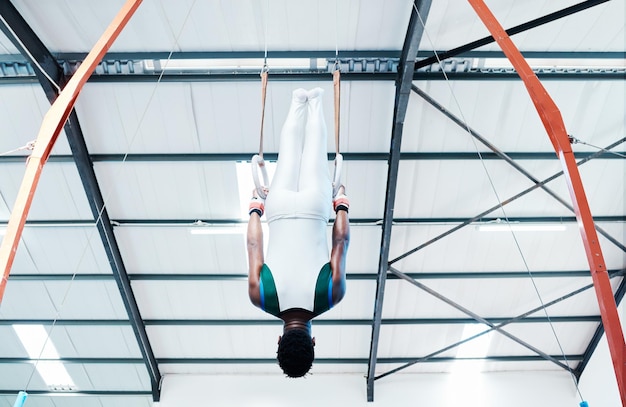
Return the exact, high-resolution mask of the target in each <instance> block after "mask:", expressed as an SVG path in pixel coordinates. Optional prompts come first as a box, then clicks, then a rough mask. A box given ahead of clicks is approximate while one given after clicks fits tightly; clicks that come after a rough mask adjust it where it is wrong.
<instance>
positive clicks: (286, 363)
mask: <svg viewBox="0 0 626 407" xmlns="http://www.w3.org/2000/svg"><path fill="white" fill-rule="evenodd" d="M314 346H315V339H314V338H311V335H310V334H309V333H308V332H307V331H305V330H304V329H290V330H288V331H285V332H284V333H283V336H282V337H280V338H279V341H278V352H277V354H278V356H277V358H278V364H279V365H280V368H281V369H283V372H284V373H285V374H286V375H287V376H289V377H302V376H304V375H306V374H307V373H308V371H309V369H311V365H312V364H313V359H314V358H315V352H314V348H313V347H314Z"/></svg>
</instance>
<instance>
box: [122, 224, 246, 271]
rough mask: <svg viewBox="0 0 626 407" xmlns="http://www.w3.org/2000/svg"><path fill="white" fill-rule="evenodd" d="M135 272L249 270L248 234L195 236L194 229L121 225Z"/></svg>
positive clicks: (127, 258)
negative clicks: (247, 258)
mask: <svg viewBox="0 0 626 407" xmlns="http://www.w3.org/2000/svg"><path fill="white" fill-rule="evenodd" d="M116 236H117V238H118V241H119V243H120V245H122V247H123V249H122V256H123V258H124V262H125V264H126V265H127V268H128V270H129V272H131V273H175V274H187V273H208V274H220V273H227V274H233V273H234V274H238V273H247V270H248V266H247V263H246V256H245V240H244V239H245V236H244V234H243V233H240V234H221V235H220V234H218V235H192V234H191V233H190V228H185V227H183V228H172V227H148V228H130V227H124V228H118V229H116Z"/></svg>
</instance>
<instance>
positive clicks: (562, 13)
mask: <svg viewBox="0 0 626 407" xmlns="http://www.w3.org/2000/svg"><path fill="white" fill-rule="evenodd" d="M607 1H610V0H588V1H583V2H581V3H578V4H575V5H573V6H570V7H566V8H564V9H562V10H558V11H555V12H554V13H550V14H547V15H545V16H542V17H539V18H536V19H534V20H531V21H528V22H526V23H524V24H520V25H517V26H515V27H512V28H509V29H508V30H506V33H507V34H508V35H515V34H519V33H522V32H524V31H527V30H530V29H532V28H536V27H539V26H541V25H543V24H547V23H550V22H552V21H556V20H558V19H560V18H563V17H567V16H569V15H572V14H575V13H578V12H580V11H583V10H587V9H588V8H591V7H594V6H597V5H599V4H602V3H606V2H607ZM493 42H495V40H494V39H493V37H492V36H491V35H489V36H487V37H483V38H481V39H479V40H476V41H472V42H470V43H467V44H464V45H461V46H459V47H456V48H454V49H451V50H449V51H446V52H442V53H437V55H432V56H431V57H429V58H425V59H422V60H421V61H418V62H417V63H416V64H415V67H416V69H417V68H422V67H425V66H428V65H432V64H436V63H438V62H439V61H443V60H445V59H448V58H452V57H454V56H457V55H462V54H465V53H467V52H469V51H472V50H475V49H476V48H479V47H482V46H484V45H487V44H491V43H493ZM527 57H531V56H530V55H527Z"/></svg>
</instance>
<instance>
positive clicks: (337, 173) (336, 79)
mask: <svg viewBox="0 0 626 407" xmlns="http://www.w3.org/2000/svg"><path fill="white" fill-rule="evenodd" d="M338 31H339V2H338V0H335V64H334V71H333V99H334V102H335V103H334V105H335V170H334V173H333V197H335V196H337V193H338V192H339V188H340V187H341V169H342V167H343V156H342V155H341V154H340V153H339V132H340V129H341V124H340V118H341V64H340V63H339V40H338Z"/></svg>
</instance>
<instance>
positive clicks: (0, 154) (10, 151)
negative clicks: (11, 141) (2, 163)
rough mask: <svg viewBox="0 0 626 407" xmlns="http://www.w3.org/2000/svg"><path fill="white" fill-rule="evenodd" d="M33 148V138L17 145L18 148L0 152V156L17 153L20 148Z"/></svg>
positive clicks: (31, 149)
mask: <svg viewBox="0 0 626 407" xmlns="http://www.w3.org/2000/svg"><path fill="white" fill-rule="evenodd" d="M34 148H35V140H32V141H29V142H28V143H26V144H24V145H23V146H22V147H18V148H16V149H13V150H9V151H5V152H4V153H0V156H3V155H10V154H13V153H17V152H18V151H22V150H30V151H33V149H34Z"/></svg>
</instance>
